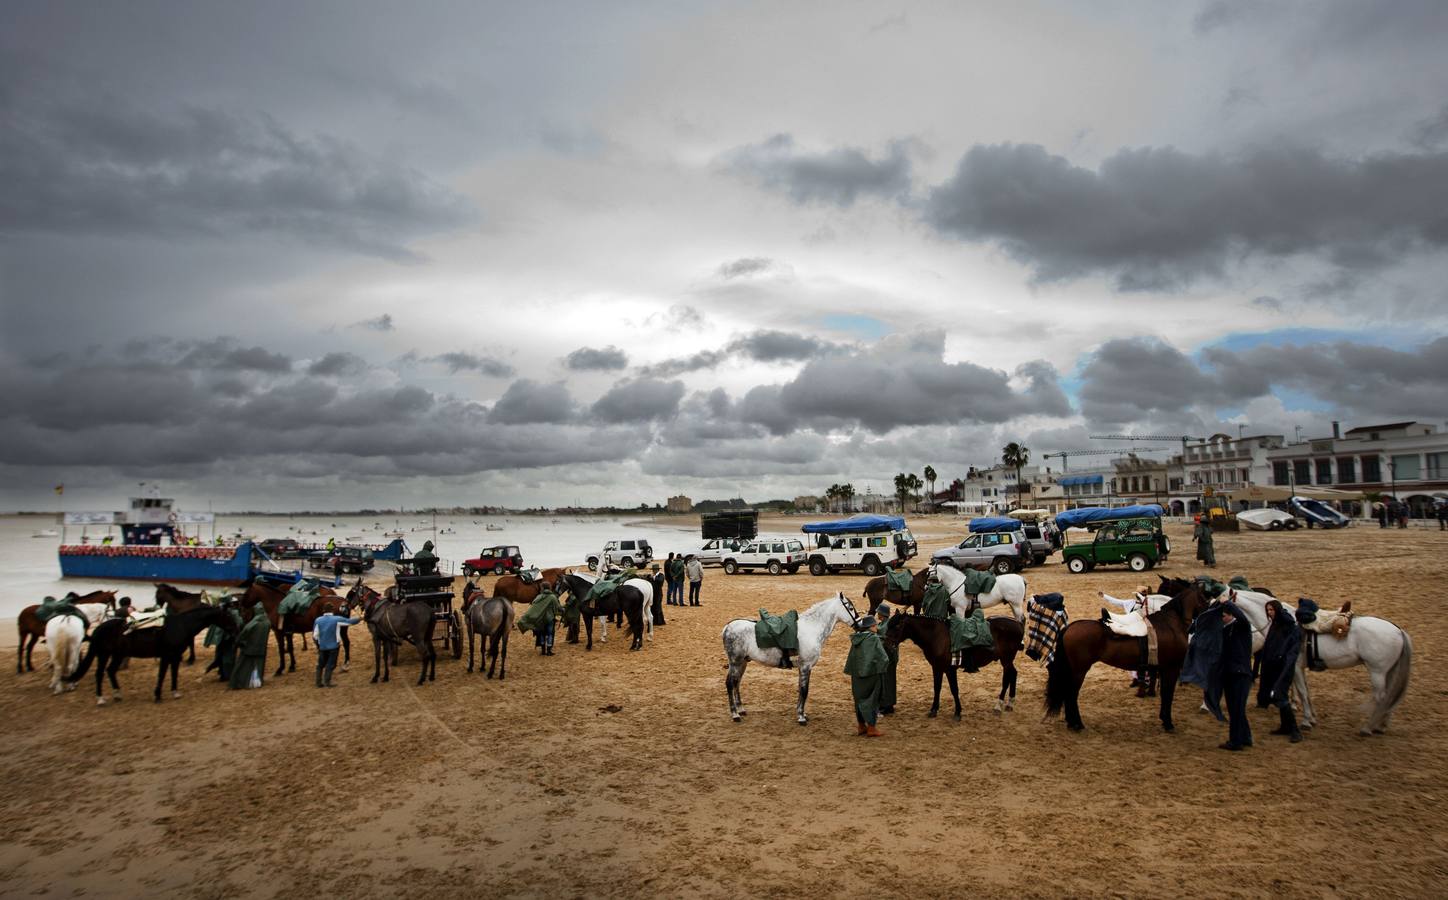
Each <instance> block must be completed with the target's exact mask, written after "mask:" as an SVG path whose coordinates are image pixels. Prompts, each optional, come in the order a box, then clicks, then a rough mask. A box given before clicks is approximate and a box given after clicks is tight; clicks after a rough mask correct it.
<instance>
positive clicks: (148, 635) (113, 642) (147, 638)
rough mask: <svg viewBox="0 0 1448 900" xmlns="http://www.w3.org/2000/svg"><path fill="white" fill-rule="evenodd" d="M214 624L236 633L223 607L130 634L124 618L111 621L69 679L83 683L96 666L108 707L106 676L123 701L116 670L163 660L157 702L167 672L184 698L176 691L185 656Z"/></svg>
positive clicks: (98, 632) (100, 628)
mask: <svg viewBox="0 0 1448 900" xmlns="http://www.w3.org/2000/svg"><path fill="white" fill-rule="evenodd" d="M212 625H216V626H219V627H220V628H221V630H223V631H225V632H226V633H227V634H230V635H235V634H236V623H235V622H233V621H232V620H231V616H229V615H227V613H226V612H225V611H224V610H222V609H221V608H219V607H215V606H202V607H200V608H199V609H193V610H190V611H188V612H184V613H180V614H178V615H170V616H167V617H166V619H165V621H164V622H163V623H162V624H160V625H154V626H152V627H150V628H137V629H136V630H135V631H127V628H128V623H127V622H126V621H125V620H124V619H107V620H106V621H104V622H102V623H101V624H99V625H97V626H96V628H95V630H94V631H92V632H91V635H90V640H89V642H88V647H87V650H86V654H85V658H84V659H82V660H81V663H80V666H79V667H78V668H77V669H76V670H75V672H74V673H73V674H72V675H71V676H70V677H69V678H67V679H66V680H67V681H72V682H74V681H80V680H81V678H82V677H84V676H85V673H86V670H87V669H89V668H90V666H91V663H92V662H94V663H95V665H96V705H97V706H101V705H104V704H105V702H106V701H105V697H104V696H103V695H102V694H101V687H102V677H103V676H109V677H110V680H111V690H112V691H113V692H114V693H115V698H116V699H117V700H120V699H121V686H120V684H119V683H118V682H117V681H116V670H117V669H119V668H120V667H121V663H123V662H124V661H125V660H127V659H128V658H130V657H138V658H145V659H158V660H160V663H161V664H160V667H159V668H158V669H157V670H156V694H155V698H156V702H157V703H160V702H161V686H162V685H163V684H164V683H165V681H166V672H167V670H170V672H171V697H172V699H180V697H181V692H180V691H178V690H177V689H176V678H177V674H178V669H179V668H180V665H181V656H182V654H184V653H185V652H186V648H187V647H189V646H191V645H192V644H193V643H194V642H195V640H196V635H198V634H200V633H201V632H202V631H205V630H206V629H207V628H209V627H210V626H212Z"/></svg>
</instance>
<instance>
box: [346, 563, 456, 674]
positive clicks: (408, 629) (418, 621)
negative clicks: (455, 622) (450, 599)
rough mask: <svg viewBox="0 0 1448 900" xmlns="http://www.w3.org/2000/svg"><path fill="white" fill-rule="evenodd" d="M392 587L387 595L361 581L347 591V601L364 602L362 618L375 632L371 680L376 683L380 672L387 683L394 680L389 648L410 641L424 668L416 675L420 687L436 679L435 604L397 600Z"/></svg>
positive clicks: (372, 632)
mask: <svg viewBox="0 0 1448 900" xmlns="http://www.w3.org/2000/svg"><path fill="white" fill-rule="evenodd" d="M393 590H394V589H393V588H388V589H387V593H388V595H389V596H384V595H382V594H379V593H377V592H376V591H374V590H373V589H372V588H370V587H367V586H366V585H364V584H363V583H362V582H361V581H358V582H357V584H356V585H355V586H353V588H352V590H350V591H348V592H347V602H348V604H351V603H352V602H353V601H354V600H360V601H361V603H362V610H363V612H362V619H363V621H365V622H366V623H367V630H368V631H369V632H371V634H372V683H373V684H376V683H377V678H378V675H379V674H380V675H381V676H382V680H383V681H384V682H385V681H391V680H392V665H391V660H390V659H389V654H388V648H389V647H393V646H396V645H399V644H401V643H402V642H403V641H407V642H408V643H409V644H412V646H414V647H416V648H417V652H418V655H419V656H421V657H422V671H420V672H419V673H418V675H417V684H418V686H419V687H420V686H422V684H423V683H424V682H426V681H435V680H437V648H435V647H433V645H432V631H433V627H434V626H435V625H436V624H437V619H435V618H433V614H432V604H430V603H428V602H427V601H426V600H409V601H407V602H406V603H398V602H397V601H396V600H394V599H392V597H391V596H390V595H391V594H392V592H393Z"/></svg>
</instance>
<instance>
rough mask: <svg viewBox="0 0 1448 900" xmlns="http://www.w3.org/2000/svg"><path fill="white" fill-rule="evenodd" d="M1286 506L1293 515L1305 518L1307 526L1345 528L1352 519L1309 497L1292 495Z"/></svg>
mask: <svg viewBox="0 0 1448 900" xmlns="http://www.w3.org/2000/svg"><path fill="white" fill-rule="evenodd" d="M1287 508H1288V509H1290V510H1292V513H1293V515H1297V516H1301V517H1302V518H1304V519H1306V520H1307V527H1308V528H1311V527H1313V526H1314V525H1315V526H1317V527H1319V528H1346V527H1347V526H1348V525H1350V524H1351V523H1352V519H1350V518H1348V517H1347V516H1345V515H1343V514H1342V513H1340V512H1338V511H1337V510H1335V509H1333V508H1332V507H1331V506H1328V505H1327V504H1326V503H1323V502H1322V501H1321V500H1314V499H1312V498H1311V497H1302V496H1294V497H1293V498H1292V499H1290V500H1288V501H1287Z"/></svg>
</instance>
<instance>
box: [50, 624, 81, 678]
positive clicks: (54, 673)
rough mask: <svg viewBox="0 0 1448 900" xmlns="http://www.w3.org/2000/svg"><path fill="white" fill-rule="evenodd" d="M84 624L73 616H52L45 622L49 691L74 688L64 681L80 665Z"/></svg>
mask: <svg viewBox="0 0 1448 900" xmlns="http://www.w3.org/2000/svg"><path fill="white" fill-rule="evenodd" d="M85 632H86V626H85V624H84V623H82V622H81V620H80V619H77V618H76V617H75V616H52V617H51V619H50V621H48V622H46V623H45V644H46V646H47V647H49V648H50V666H51V670H50V692H51V693H52V694H59V693H60V692H61V691H73V690H75V689H76V684H75V683H74V682H69V681H66V679H67V678H69V677H70V675H71V673H73V672H74V671H75V668H76V666H78V665H80V656H81V653H80V645H81V642H82V641H84V640H85Z"/></svg>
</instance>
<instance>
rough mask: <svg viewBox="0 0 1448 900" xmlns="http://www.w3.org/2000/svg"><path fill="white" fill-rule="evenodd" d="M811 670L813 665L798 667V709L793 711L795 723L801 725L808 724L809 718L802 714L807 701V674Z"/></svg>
mask: <svg viewBox="0 0 1448 900" xmlns="http://www.w3.org/2000/svg"><path fill="white" fill-rule="evenodd" d="M812 668H814V666H813V664H811V665H809V666H800V667H799V708H798V709H796V710H795V715H796V717H797V718H796V721H798V722H799V724H801V725H808V724H809V716H806V715H805V714H804V704H805V701H806V700H808V699H809V672H810V669H812Z"/></svg>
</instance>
